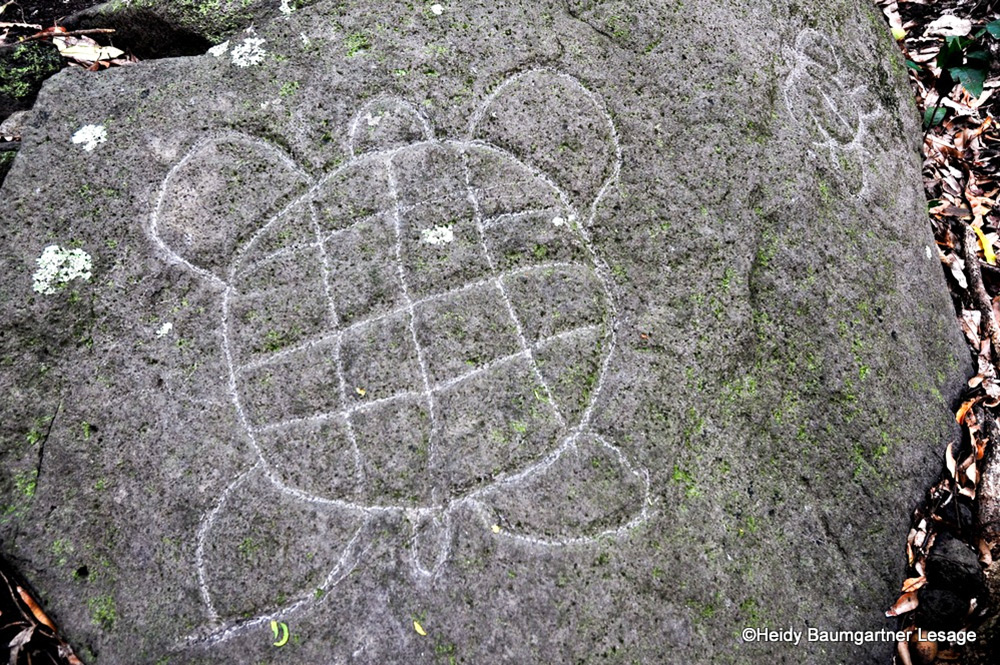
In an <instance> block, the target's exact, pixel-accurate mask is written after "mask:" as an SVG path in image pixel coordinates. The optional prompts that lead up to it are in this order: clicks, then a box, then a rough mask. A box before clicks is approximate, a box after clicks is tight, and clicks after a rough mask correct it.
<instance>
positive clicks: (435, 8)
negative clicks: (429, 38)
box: [431, 3, 444, 16]
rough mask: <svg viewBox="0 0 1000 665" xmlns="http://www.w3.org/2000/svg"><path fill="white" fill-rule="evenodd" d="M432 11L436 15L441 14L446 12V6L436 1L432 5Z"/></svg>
mask: <svg viewBox="0 0 1000 665" xmlns="http://www.w3.org/2000/svg"><path fill="white" fill-rule="evenodd" d="M431 13H432V14H434V16H441V14H443V13H444V7H443V6H441V5H440V4H438V3H434V4H433V5H431Z"/></svg>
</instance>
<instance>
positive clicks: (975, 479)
mask: <svg viewBox="0 0 1000 665" xmlns="http://www.w3.org/2000/svg"><path fill="white" fill-rule="evenodd" d="M969 460H970V461H971V463H970V465H969V467H968V468H967V469H966V470H965V477H966V478H967V479H968V480H969V482H970V483H972V486H973V487H975V486H976V485H978V484H979V469H978V468H976V459H975V455H972V456H971V457H970V458H969Z"/></svg>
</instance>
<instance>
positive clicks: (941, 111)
mask: <svg viewBox="0 0 1000 665" xmlns="http://www.w3.org/2000/svg"><path fill="white" fill-rule="evenodd" d="M947 112H948V109H946V108H944V107H943V106H932V107H930V108H929V109H927V110H926V111H924V127H933V126H934V125H940V124H941V121H942V120H944V116H945V114H946V113H947Z"/></svg>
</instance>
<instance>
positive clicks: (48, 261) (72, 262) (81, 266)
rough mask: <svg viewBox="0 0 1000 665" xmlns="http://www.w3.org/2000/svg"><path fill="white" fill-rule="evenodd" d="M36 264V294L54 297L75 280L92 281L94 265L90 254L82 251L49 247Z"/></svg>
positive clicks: (34, 276) (55, 246)
mask: <svg viewBox="0 0 1000 665" xmlns="http://www.w3.org/2000/svg"><path fill="white" fill-rule="evenodd" d="M35 262H36V263H37V264H38V270H36V271H35V274H34V275H33V278H34V285H33V287H32V288H33V289H34V290H35V292H36V293H41V294H44V295H52V294H53V293H55V292H56V291H58V290H59V289H61V288H63V287H65V286H66V285H67V284H69V283H70V282H72V281H73V280H74V279H82V280H84V281H85V282H86V281H90V277H91V274H92V271H93V269H94V263H93V261H92V260H91V258H90V254H87V252H85V251H83V250H82V249H63V248H62V247H60V246H59V245H49V246H48V247H46V248H45V249H44V250H42V255H41V256H39V257H38V258H37V259H36V260H35Z"/></svg>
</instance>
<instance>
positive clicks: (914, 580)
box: [903, 575, 927, 593]
mask: <svg viewBox="0 0 1000 665" xmlns="http://www.w3.org/2000/svg"><path fill="white" fill-rule="evenodd" d="M925 584H927V578H926V577H924V576H923V575H921V576H920V577H910V578H908V579H907V580H906V581H905V582H903V593H909V592H911V591H916V590H917V589H919V588H920V587H922V586H924V585H925Z"/></svg>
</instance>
